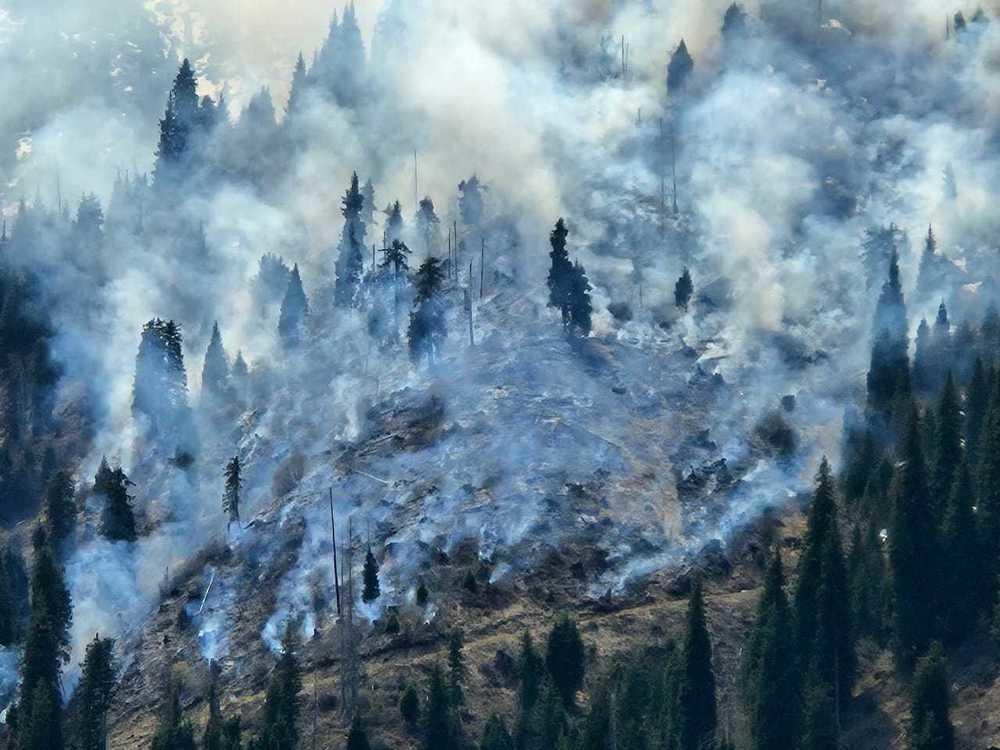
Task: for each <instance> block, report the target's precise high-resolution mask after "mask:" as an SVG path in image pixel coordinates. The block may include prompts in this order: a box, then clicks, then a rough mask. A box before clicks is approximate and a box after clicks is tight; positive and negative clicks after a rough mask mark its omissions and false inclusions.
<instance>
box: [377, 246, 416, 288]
mask: <svg viewBox="0 0 1000 750" xmlns="http://www.w3.org/2000/svg"><path fill="white" fill-rule="evenodd" d="M380 252H381V253H382V262H381V263H380V264H379V268H381V269H392V276H393V279H394V280H398V279H399V277H400V276H401V275H402V276H403V278H405V277H406V273H408V272H409V270H410V261H409V260H408V257H407V256H409V255H410V253H411V250H410V248H408V247H407V246H406V244H405V243H403V242H401V241H400V240H393V241H392V244H391V245H389V247H386V248H383V249H382V250H381V251H380Z"/></svg>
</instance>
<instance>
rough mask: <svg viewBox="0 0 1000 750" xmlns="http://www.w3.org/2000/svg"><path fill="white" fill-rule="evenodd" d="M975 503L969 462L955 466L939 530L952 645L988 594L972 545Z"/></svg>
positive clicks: (945, 629)
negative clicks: (952, 482) (955, 472)
mask: <svg viewBox="0 0 1000 750" xmlns="http://www.w3.org/2000/svg"><path fill="white" fill-rule="evenodd" d="M975 504H976V498H975V492H974V488H973V484H972V474H971V472H970V471H969V465H968V462H966V461H964V460H963V461H962V463H961V464H960V465H959V467H958V473H957V475H956V477H955V482H954V485H953V486H952V489H951V493H950V494H949V497H948V504H947V509H946V510H945V516H944V524H943V527H942V530H941V550H942V553H943V555H942V556H943V558H944V560H943V562H944V564H943V565H942V570H943V572H944V576H943V580H942V586H941V599H942V602H941V613H942V615H943V620H944V622H943V632H944V635H945V637H946V638H947V639H948V640H949V641H951V642H952V643H955V642H957V641H960V640H961V639H963V638H964V637H966V636H968V635H969V634H970V631H971V630H972V627H973V625H972V624H973V623H974V622H975V621H976V616H977V614H979V613H980V612H981V610H982V602H983V601H984V600H985V601H988V599H987V598H986V595H987V592H988V591H989V585H990V581H989V580H984V579H983V576H982V567H983V566H982V559H981V557H980V550H979V548H978V545H977V544H976V543H975V541H976V539H977V534H976V516H975V513H974V511H973V510H972V509H973V507H974V506H975Z"/></svg>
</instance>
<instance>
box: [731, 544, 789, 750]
mask: <svg viewBox="0 0 1000 750" xmlns="http://www.w3.org/2000/svg"><path fill="white" fill-rule="evenodd" d="M784 585H785V575H784V570H783V569H782V565H781V555H780V553H778V551H777V550H776V551H775V552H774V554H773V556H772V559H771V563H770V565H769V566H768V569H767V574H766V576H765V578H764V591H763V593H762V594H761V598H760V603H759V604H758V607H757V621H756V623H755V624H754V630H753V633H752V634H751V636H750V640H749V642H748V644H747V650H746V657H745V658H746V663H745V665H744V669H745V670H746V671H745V677H744V681H745V685H746V695H745V699H746V704H747V715H748V717H749V720H750V737H751V746H752V747H753V748H754V750H783V748H791V747H794V745H795V739H796V737H797V732H796V730H797V723H796V719H797V713H798V711H797V706H798V699H799V687H800V686H799V682H798V677H799V675H798V664H797V663H796V661H795V653H794V650H792V649H790V648H789V644H790V643H791V642H792V634H793V627H792V617H791V611H790V609H789V606H788V599H787V598H786V596H785V590H784Z"/></svg>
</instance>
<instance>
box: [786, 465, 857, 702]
mask: <svg viewBox="0 0 1000 750" xmlns="http://www.w3.org/2000/svg"><path fill="white" fill-rule="evenodd" d="M795 631H796V637H795V643H796V646H797V649H798V652H799V658H800V664H801V666H802V669H803V670H811V671H813V672H814V673H815V677H816V679H817V680H818V681H819V684H818V686H817V689H821V690H825V691H827V692H829V693H830V694H831V695H834V697H835V698H836V699H837V700H839V702H840V704H841V706H842V707H844V706H846V705H847V702H848V701H849V699H850V695H851V686H852V684H853V681H854V646H853V640H852V628H851V617H850V599H849V594H848V589H847V570H846V565H845V563H844V555H843V547H842V545H841V541H840V532H839V530H838V528H837V505H836V498H835V494H834V482H833V478H832V475H831V472H830V464H829V462H827V460H826V458H824V459H823V461H822V463H821V464H820V468H819V472H818V474H817V476H816V489H815V492H814V493H813V500H812V504H811V506H810V508H809V518H808V523H807V527H806V537H805V544H804V549H803V551H802V555H801V557H800V558H799V580H798V585H797V587H796V590H795Z"/></svg>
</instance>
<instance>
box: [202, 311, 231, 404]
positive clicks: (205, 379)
mask: <svg viewBox="0 0 1000 750" xmlns="http://www.w3.org/2000/svg"><path fill="white" fill-rule="evenodd" d="M201 389H202V394H203V395H205V396H208V398H209V399H210V400H211V401H213V402H214V403H216V404H218V403H221V402H222V399H224V398H225V396H226V394H227V392H228V389H229V359H228V357H226V350H225V348H224V347H223V346H222V334H221V333H219V323H218V321H216V323H215V324H214V325H213V326H212V339H211V341H209V343H208V349H206V350H205V365H204V367H203V368H202V371H201Z"/></svg>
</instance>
